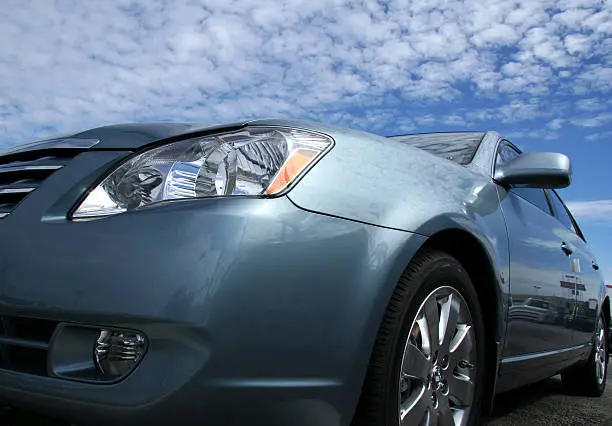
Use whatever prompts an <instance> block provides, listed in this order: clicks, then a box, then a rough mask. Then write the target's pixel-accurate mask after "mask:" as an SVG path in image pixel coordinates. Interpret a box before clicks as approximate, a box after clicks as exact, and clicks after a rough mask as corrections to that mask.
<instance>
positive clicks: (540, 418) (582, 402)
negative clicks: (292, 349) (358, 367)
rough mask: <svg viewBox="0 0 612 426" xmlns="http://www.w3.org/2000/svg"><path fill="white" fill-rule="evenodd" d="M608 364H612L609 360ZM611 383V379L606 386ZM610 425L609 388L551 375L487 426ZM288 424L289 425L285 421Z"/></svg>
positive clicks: (57, 424) (510, 400)
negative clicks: (591, 392) (581, 390)
mask: <svg viewBox="0 0 612 426" xmlns="http://www.w3.org/2000/svg"><path fill="white" fill-rule="evenodd" d="M611 365H612V364H611ZM609 386H612V380H611V381H610V383H608V387H609ZM519 425H521V426H523V425H528V426H539V425H542V426H547V425H550V426H566V425H589V426H590V425H611V426H612V388H608V389H607V390H606V392H605V393H604V395H603V396H602V397H601V398H583V397H577V396H571V395H567V394H566V393H565V392H564V391H563V389H562V388H561V378H560V377H559V376H555V377H552V378H550V379H548V380H544V381H543V382H539V383H536V384H533V385H530V386H527V387H523V388H520V389H517V390H514V391H511V392H507V393H505V394H501V395H498V396H497V397H496V401H495V406H494V408H493V412H492V414H491V416H490V418H489V422H488V426H519ZM0 426H67V424H66V423H64V422H61V421H58V420H53V419H43V418H41V417H40V416H38V415H35V414H32V413H28V412H25V411H23V410H17V409H11V408H8V407H2V408H0ZM287 426H290V425H287Z"/></svg>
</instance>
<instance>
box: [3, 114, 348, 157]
mask: <svg viewBox="0 0 612 426" xmlns="http://www.w3.org/2000/svg"><path fill="white" fill-rule="evenodd" d="M247 124H249V125H258V126H289V127H299V128H308V129H312V130H317V131H321V132H334V131H336V132H337V131H340V130H342V131H344V132H346V131H347V129H341V128H340V127H337V126H330V125H326V124H322V123H314V122H308V121H302V120H283V119H257V120H243V121H236V122H232V123H226V124H205V123H159V122H158V123H128V124H114V125H110V126H104V127H97V128H94V129H90V130H86V131H83V132H79V133H74V134H68V135H62V136H56V137H53V138H48V139H42V140H38V141H35V142H31V143H27V144H19V145H16V146H14V147H11V148H8V149H5V150H4V151H2V150H0V156H2V155H8V154H13V153H18V152H22V151H32V150H45V149H54V148H63V147H68V146H69V147H73V148H79V149H83V150H88V149H92V150H135V149H139V148H142V147H145V146H146V145H149V144H152V143H155V142H158V141H161V140H165V139H171V138H178V137H180V138H184V137H189V136H191V135H193V136H197V135H200V134H207V133H212V132H219V131H227V130H233V129H238V128H241V127H244V126H246V125H247Z"/></svg>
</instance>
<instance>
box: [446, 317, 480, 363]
mask: <svg viewBox="0 0 612 426" xmlns="http://www.w3.org/2000/svg"><path fill="white" fill-rule="evenodd" d="M457 328H458V330H457V334H455V337H454V338H453V340H452V342H451V344H450V347H449V359H450V363H451V366H452V367H456V366H457V364H458V363H459V361H461V360H467V361H469V359H470V358H471V355H472V350H473V349H474V342H473V339H472V336H473V332H472V327H471V326H469V325H463V324H462V325H459V326H457Z"/></svg>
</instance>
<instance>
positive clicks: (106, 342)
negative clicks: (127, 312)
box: [94, 330, 146, 379]
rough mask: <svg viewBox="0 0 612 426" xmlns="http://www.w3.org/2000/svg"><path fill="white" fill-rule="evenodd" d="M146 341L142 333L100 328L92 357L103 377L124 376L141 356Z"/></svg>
mask: <svg viewBox="0 0 612 426" xmlns="http://www.w3.org/2000/svg"><path fill="white" fill-rule="evenodd" d="M145 348H146V341H145V338H144V336H143V335H142V334H140V333H136V332H129V331H123V330H100V336H99V337H98V339H97V340H96V346H95V349H94V358H95V360H96V366H97V367H98V370H99V371H100V373H102V375H103V376H104V378H105V379H112V378H118V377H122V376H125V375H126V374H127V373H129V372H130V370H131V369H132V368H133V367H134V365H136V363H137V362H138V360H139V359H140V358H141V357H142V355H143V353H144V351H145Z"/></svg>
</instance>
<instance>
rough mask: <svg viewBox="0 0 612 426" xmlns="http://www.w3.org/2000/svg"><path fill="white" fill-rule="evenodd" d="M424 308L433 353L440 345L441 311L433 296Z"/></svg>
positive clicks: (430, 348)
mask: <svg viewBox="0 0 612 426" xmlns="http://www.w3.org/2000/svg"><path fill="white" fill-rule="evenodd" d="M424 308H425V309H424V310H425V312H424V314H425V321H426V322H427V333H428V334H429V345H430V347H429V350H430V353H431V354H433V353H434V352H436V351H437V350H438V348H439V347H440V328H439V326H440V311H439V308H438V301H437V300H436V299H435V298H433V297H432V298H431V299H429V300H428V301H427V303H426V304H425V306H424Z"/></svg>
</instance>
